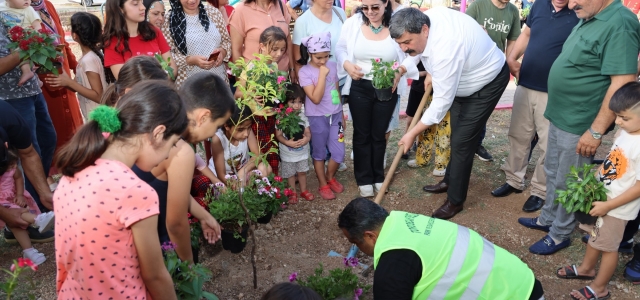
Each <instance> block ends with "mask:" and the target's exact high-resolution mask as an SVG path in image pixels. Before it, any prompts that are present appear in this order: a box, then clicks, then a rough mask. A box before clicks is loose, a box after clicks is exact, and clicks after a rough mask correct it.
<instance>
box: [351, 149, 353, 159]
mask: <svg viewBox="0 0 640 300" xmlns="http://www.w3.org/2000/svg"><path fill="white" fill-rule="evenodd" d="M351 160H353V150H351Z"/></svg>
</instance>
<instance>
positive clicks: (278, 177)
mask: <svg viewBox="0 0 640 300" xmlns="http://www.w3.org/2000/svg"><path fill="white" fill-rule="evenodd" d="M273 180H275V181H276V182H282V177H280V176H275V177H273Z"/></svg>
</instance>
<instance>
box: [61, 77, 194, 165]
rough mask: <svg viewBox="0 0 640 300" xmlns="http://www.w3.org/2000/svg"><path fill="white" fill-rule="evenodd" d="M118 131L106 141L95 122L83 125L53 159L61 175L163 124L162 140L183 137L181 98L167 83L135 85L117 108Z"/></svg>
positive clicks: (91, 161)
mask: <svg viewBox="0 0 640 300" xmlns="http://www.w3.org/2000/svg"><path fill="white" fill-rule="evenodd" d="M116 109H117V110H118V119H119V120H120V122H121V123H122V126H121V128H120V130H118V131H117V132H114V133H111V136H110V137H109V138H108V139H107V138H105V137H104V136H103V135H102V131H101V130H100V126H99V125H98V122H96V121H93V120H91V121H89V122H87V123H86V124H85V125H83V126H82V127H81V128H80V129H79V130H78V132H76V134H75V135H74V136H73V137H72V138H71V141H69V143H67V144H66V145H64V147H62V149H60V151H59V152H58V154H57V155H56V158H55V166H56V167H57V168H58V169H59V170H60V172H61V173H62V175H64V176H69V177H73V176H74V175H75V174H76V173H78V172H80V171H82V170H83V169H85V168H87V167H88V166H90V165H92V164H94V163H95V161H96V160H97V159H98V158H100V156H102V154H103V153H104V152H105V151H106V150H107V147H109V144H111V143H112V142H114V141H123V142H124V143H128V142H129V140H130V139H131V138H134V137H136V136H138V135H141V134H147V133H151V132H152V131H153V130H154V129H155V128H156V127H157V126H159V125H164V126H165V127H166V131H165V132H164V139H168V138H169V137H171V136H173V135H176V134H182V133H183V132H184V130H185V129H186V128H187V122H188V121H187V113H186V111H185V109H184V104H183V103H182V99H181V98H180V95H179V94H178V91H176V90H175V89H174V88H173V86H172V85H171V84H170V83H169V82H167V81H166V80H147V81H143V82H140V83H138V84H136V85H135V86H134V87H133V89H132V90H131V91H130V92H129V93H127V94H126V95H124V96H123V97H122V98H121V99H120V100H119V101H118V104H117V105H116Z"/></svg>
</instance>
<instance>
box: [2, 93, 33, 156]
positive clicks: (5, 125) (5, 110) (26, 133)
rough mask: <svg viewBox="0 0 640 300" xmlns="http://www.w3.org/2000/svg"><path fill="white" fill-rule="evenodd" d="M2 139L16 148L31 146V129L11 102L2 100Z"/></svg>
mask: <svg viewBox="0 0 640 300" xmlns="http://www.w3.org/2000/svg"><path fill="white" fill-rule="evenodd" d="M0 139H2V141H3V142H7V143H9V146H12V147H16V149H27V148H29V146H31V130H29V127H28V126H27V123H25V121H24V120H23V119H22V117H21V116H20V113H18V111H16V110H15V109H14V108H13V106H11V105H10V104H9V103H7V102H4V101H0Z"/></svg>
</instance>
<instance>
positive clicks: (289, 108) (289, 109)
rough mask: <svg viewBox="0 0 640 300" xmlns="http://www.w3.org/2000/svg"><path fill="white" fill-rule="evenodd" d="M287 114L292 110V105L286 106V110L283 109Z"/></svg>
mask: <svg viewBox="0 0 640 300" xmlns="http://www.w3.org/2000/svg"><path fill="white" fill-rule="evenodd" d="M285 112H286V113H287V114H290V113H292V112H293V107H287V110H286V111H285Z"/></svg>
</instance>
